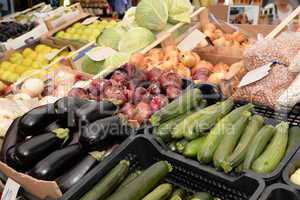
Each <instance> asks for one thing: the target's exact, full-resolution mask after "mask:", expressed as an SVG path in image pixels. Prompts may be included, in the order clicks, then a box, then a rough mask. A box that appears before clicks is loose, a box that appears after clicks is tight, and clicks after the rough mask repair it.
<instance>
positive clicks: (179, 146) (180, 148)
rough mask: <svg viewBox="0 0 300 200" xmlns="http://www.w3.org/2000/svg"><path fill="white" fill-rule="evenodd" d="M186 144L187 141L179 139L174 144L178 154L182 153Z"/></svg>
mask: <svg viewBox="0 0 300 200" xmlns="http://www.w3.org/2000/svg"><path fill="white" fill-rule="evenodd" d="M187 144H188V141H187V140H186V139H181V140H179V141H178V142H176V150H177V152H178V153H183V151H184V149H185V147H186V145H187Z"/></svg>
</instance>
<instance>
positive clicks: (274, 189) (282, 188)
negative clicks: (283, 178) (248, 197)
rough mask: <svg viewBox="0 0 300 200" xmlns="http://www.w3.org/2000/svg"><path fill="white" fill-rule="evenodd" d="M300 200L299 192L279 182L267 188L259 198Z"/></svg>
mask: <svg viewBox="0 0 300 200" xmlns="http://www.w3.org/2000/svg"><path fill="white" fill-rule="evenodd" d="M284 199H286V200H300V196H299V194H298V193H297V192H296V191H295V190H294V189H293V188H291V187H290V186H288V185H285V184H282V183H277V184H273V185H271V186H269V187H267V188H266V190H265V191H264V193H263V194H262V195H261V197H260V198H259V200H284Z"/></svg>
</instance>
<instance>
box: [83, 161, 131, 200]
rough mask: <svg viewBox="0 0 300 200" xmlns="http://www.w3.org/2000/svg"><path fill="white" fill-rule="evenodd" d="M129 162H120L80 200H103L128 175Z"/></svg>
mask: <svg viewBox="0 0 300 200" xmlns="http://www.w3.org/2000/svg"><path fill="white" fill-rule="evenodd" d="M128 167H129V162H128V161H126V160H122V161H121V162H120V163H119V164H118V165H117V166H115V167H114V168H113V169H112V170H111V171H110V172H109V173H108V174H107V175H106V176H105V177H104V178H102V179H101V180H100V182H99V183H97V184H96V185H95V186H94V187H93V188H92V189H91V190H90V191H89V192H88V193H86V194H85V195H84V196H83V197H81V198H80V200H104V199H106V198H107V197H108V196H109V195H110V194H111V193H112V192H113V191H114V190H115V189H116V188H117V187H118V186H119V184H120V183H121V182H122V181H123V180H124V178H125V177H126V175H127V173H128Z"/></svg>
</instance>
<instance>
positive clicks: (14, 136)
mask: <svg viewBox="0 0 300 200" xmlns="http://www.w3.org/2000/svg"><path fill="white" fill-rule="evenodd" d="M20 119H21V118H20V117H18V118H16V119H15V120H14V121H13V123H12V124H11V125H10V127H9V129H8V130H7V131H6V134H5V137H4V141H3V144H2V148H1V152H0V159H1V161H3V162H5V163H6V152H7V151H8V149H9V148H11V147H12V146H15V145H16V144H17V143H18V142H20V141H22V140H24V137H22V136H21V134H19V122H20Z"/></svg>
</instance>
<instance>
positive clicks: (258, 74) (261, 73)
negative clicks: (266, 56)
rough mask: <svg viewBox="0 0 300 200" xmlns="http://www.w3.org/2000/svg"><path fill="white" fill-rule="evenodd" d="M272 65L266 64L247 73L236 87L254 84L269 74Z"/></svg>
mask: <svg viewBox="0 0 300 200" xmlns="http://www.w3.org/2000/svg"><path fill="white" fill-rule="evenodd" d="M272 65H273V62H271V63H268V64H266V65H263V66H261V67H259V68H256V69H254V70H252V71H250V72H248V73H247V74H246V75H245V76H244V77H243V78H242V80H241V82H240V84H239V86H238V87H243V86H245V85H249V84H251V83H254V82H256V81H259V80H261V79H262V78H264V77H266V76H267V75H268V74H269V72H270V69H271V66H272Z"/></svg>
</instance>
